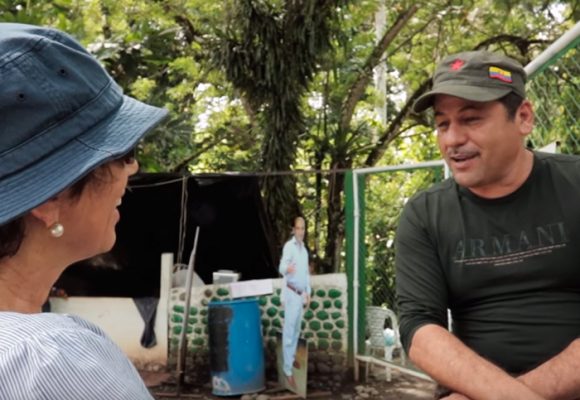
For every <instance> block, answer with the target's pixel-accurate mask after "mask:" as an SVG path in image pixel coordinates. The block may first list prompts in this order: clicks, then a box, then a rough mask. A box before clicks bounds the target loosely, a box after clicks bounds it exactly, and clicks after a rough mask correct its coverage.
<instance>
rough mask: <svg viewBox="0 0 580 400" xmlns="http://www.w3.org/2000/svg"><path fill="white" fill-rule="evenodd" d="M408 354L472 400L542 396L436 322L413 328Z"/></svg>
mask: <svg viewBox="0 0 580 400" xmlns="http://www.w3.org/2000/svg"><path fill="white" fill-rule="evenodd" d="M409 357H410V358H411V360H413V362H414V363H415V364H416V365H417V366H418V367H419V368H421V369H422V370H423V371H425V372H427V373H428V374H429V375H430V376H431V377H432V378H433V379H435V380H436V381H437V382H439V383H440V384H441V385H444V386H446V387H448V388H449V389H451V390H452V391H454V392H457V393H461V394H463V395H465V396H467V397H469V398H470V399H473V400H478V399H486V400H487V399H502V400H509V399H516V400H520V399H528V400H537V399H543V397H541V396H540V395H538V394H537V393H535V392H534V391H533V390H532V389H531V388H529V387H527V386H526V385H524V384H523V383H522V382H520V381H518V380H517V379H515V378H513V377H511V376H510V375H508V374H507V373H506V372H504V371H503V370H501V369H500V368H498V367H497V366H495V365H493V364H492V363H490V362H489V361H487V360H485V359H484V358H482V357H480V356H479V355H478V354H477V353H475V352H474V351H473V350H471V349H469V348H468V347H467V346H465V345H464V344H463V343H462V342H461V341H460V340H459V339H457V338H456V337H455V336H453V335H452V334H451V333H449V332H448V331H447V330H445V329H444V328H442V327H440V326H438V325H434V324H429V325H424V326H422V327H420V328H419V329H418V330H417V332H415V335H414V336H413V341H412V343H411V348H410V351H409Z"/></svg>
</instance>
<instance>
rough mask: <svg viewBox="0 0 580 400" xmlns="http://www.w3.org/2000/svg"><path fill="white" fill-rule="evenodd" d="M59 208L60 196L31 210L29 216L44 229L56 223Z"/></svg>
mask: <svg viewBox="0 0 580 400" xmlns="http://www.w3.org/2000/svg"><path fill="white" fill-rule="evenodd" d="M60 208H61V194H59V195H57V196H56V197H53V198H52V199H50V200H47V201H45V202H44V203H42V204H41V205H39V206H37V207H35V208H33V209H32V210H31V211H30V214H31V215H32V216H33V217H34V218H36V219H37V220H39V221H41V222H42V224H43V225H44V226H45V227H46V228H49V227H51V226H52V225H54V224H55V223H57V222H58V218H59V215H60Z"/></svg>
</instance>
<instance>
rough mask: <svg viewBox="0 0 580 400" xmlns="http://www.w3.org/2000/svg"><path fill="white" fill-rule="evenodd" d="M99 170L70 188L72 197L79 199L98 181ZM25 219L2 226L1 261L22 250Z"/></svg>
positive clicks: (90, 173) (0, 236) (20, 218)
mask: <svg viewBox="0 0 580 400" xmlns="http://www.w3.org/2000/svg"><path fill="white" fill-rule="evenodd" d="M96 171H97V170H93V171H91V172H89V173H88V174H87V175H85V176H83V177H82V178H81V179H80V180H78V181H77V182H75V183H74V184H73V185H72V186H71V187H70V196H71V197H72V198H73V199H77V198H79V197H80V196H81V194H82V193H83V190H84V189H85V188H86V187H87V185H88V184H89V183H91V182H93V181H95V180H96V179H97V172H96ZM24 228H25V223H24V217H18V218H16V219H14V220H12V221H10V222H8V223H6V224H4V225H1V226H0V260H1V259H3V258H4V257H12V256H13V255H15V254H16V253H17V252H18V249H20V245H21V244H22V241H23V240H24V236H25V229H24Z"/></svg>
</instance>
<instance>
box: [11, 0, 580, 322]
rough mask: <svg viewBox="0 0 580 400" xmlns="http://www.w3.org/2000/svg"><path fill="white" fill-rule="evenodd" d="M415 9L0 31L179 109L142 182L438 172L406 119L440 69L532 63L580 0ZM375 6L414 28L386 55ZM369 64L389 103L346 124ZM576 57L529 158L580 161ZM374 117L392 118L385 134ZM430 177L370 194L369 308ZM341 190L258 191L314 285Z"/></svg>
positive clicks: (269, 185)
mask: <svg viewBox="0 0 580 400" xmlns="http://www.w3.org/2000/svg"><path fill="white" fill-rule="evenodd" d="M415 3H416V2H414V1H411V0H403V1H399V0H397V1H395V0H386V1H384V0H352V1H347V0H332V1H322V0H308V1H307V0H292V1H290V0H236V1H233V0H227V1H222V2H219V1H205V0H163V1H152V0H126V1H113V0H83V1H78V0H45V1H17V0H0V20H2V21H3V22H24V23H32V24H38V25H46V26H53V27H56V28H59V29H62V30H65V31H67V32H69V33H70V34H72V35H73V36H75V37H76V38H78V39H79V40H80V41H81V42H82V43H83V44H84V45H85V46H87V47H88V49H89V50H90V51H91V52H92V53H93V54H94V55H95V56H96V57H97V58H98V59H99V60H100V61H101V62H102V63H103V65H104V66H105V67H106V68H107V69H108V70H109V72H110V73H111V74H112V75H113V76H114V77H115V79H116V80H117V81H118V82H119V83H120V84H121V86H122V87H123V88H124V90H125V92H126V93H127V94H130V95H132V96H135V97H137V98H138V99H140V100H142V101H145V102H148V103H152V104H155V105H158V106H163V107H166V108H167V109H169V111H170V116H169V118H168V119H167V121H166V122H165V123H164V124H163V125H162V126H161V127H160V128H159V129H157V130H156V131H155V132H153V133H152V134H151V135H149V136H148V137H147V138H145V140H144V141H142V142H141V143H140V145H139V149H138V157H139V161H140V164H141V166H142V169H143V170H145V171H151V172H154V171H181V172H222V171H242V172H248V171H267V172H271V171H287V170H291V169H312V168H314V169H322V170H333V169H341V168H344V169H348V168H351V167H363V166H374V165H387V164H400V163H408V162H414V161H424V160H432V159H436V158H439V155H438V150H437V147H436V143H435V137H434V135H433V134H432V116H431V115H429V114H427V115H421V116H420V115H414V114H412V113H411V112H410V109H409V106H410V105H411V104H412V102H413V100H414V99H415V98H416V96H418V95H419V94H420V93H422V92H423V91H425V90H427V88H428V79H429V77H430V75H431V73H432V72H433V70H434V68H435V64H436V62H437V60H439V59H440V58H442V57H443V56H444V55H446V54H448V53H451V52H456V51H461V50H470V49H475V48H482V49H483V48H485V49H490V50H494V51H501V52H505V53H507V54H509V55H511V56H513V57H516V58H517V59H519V60H520V61H522V62H523V63H527V62H529V61H530V60H531V59H532V58H533V57H535V56H536V55H537V54H539V53H540V52H541V51H542V50H543V49H544V48H545V47H547V45H549V43H551V42H552V41H553V40H555V39H556V38H558V37H559V36H561V35H562V33H563V32H565V31H566V30H568V29H569V28H570V27H571V26H572V25H573V24H574V23H575V22H576V21H577V20H578V19H579V13H580V8H579V7H578V6H577V1H576V0H564V1H544V0H526V1H513V0H508V1H505V0H468V1H458V0H433V1H430V2H421V4H420V7H418V8H417V9H416V10H415V9H414V8H413V6H414V5H415ZM381 4H384V5H385V8H386V21H385V25H386V29H387V30H389V29H390V28H392V27H393V26H395V24H396V23H397V21H401V18H402V17H404V16H405V15H407V16H409V15H411V16H410V18H408V20H405V21H406V22H405V23H404V24H403V26H402V28H401V30H400V31H399V32H398V33H397V34H396V35H394V37H393V39H392V41H390V42H388V43H387V44H386V45H385V47H384V48H379V47H378V45H377V42H378V41H377V39H376V37H375V25H374V20H375V19H374V17H375V13H376V11H377V10H378V8H379V6H380V5H381ZM375 50H378V51H379V53H381V52H383V60H384V64H385V73H384V77H385V79H386V88H376V87H375V86H374V85H373V84H372V82H370V81H369V83H368V84H367V85H366V86H364V88H363V89H364V90H363V91H362V93H361V94H360V96H355V98H354V99H353V101H354V107H352V108H349V107H347V104H345V102H346V101H347V99H350V98H351V94H352V93H353V87H354V86H353V85H354V84H355V83H356V82H358V81H360V80H361V79H363V80H364V79H367V78H370V75H369V74H371V73H372V69H369V68H367V66H368V65H369V63H371V64H372V63H373V60H372V55H373V54H374V53H375ZM568 57H569V61H567V64H566V68H563V67H562V66H561V65H555V66H554V67H553V68H552V71H551V72H552V73H551V74H547V75H545V79H546V81H545V82H546V83H545V84H542V86H540V88H542V87H544V86H546V87H547V86H549V87H552V88H554V87H555V88H557V89H554V91H553V92H551V93H550V94H549V96H552V97H553V96H558V95H561V98H562V101H560V102H557V103H556V102H548V101H545V100H544V99H545V96H546V94H542V92H541V91H538V93H537V94H534V100H535V103H536V104H537V106H538V108H539V109H540V110H541V112H542V114H543V115H545V116H546V117H543V121H544V123H543V124H542V126H541V127H540V128H539V129H538V131H539V132H540V133H539V137H538V136H533V137H532V139H531V143H532V144H534V145H535V144H537V143H540V142H542V141H547V140H551V139H557V140H561V141H562V142H563V145H564V148H565V151H567V152H573V153H577V152H579V151H580V149H579V145H578V143H580V133H579V132H578V126H580V124H578V123H577V113H576V112H575V111H572V112H571V113H570V112H565V111H566V110H567V109H571V110H574V109H573V108H570V107H574V106H575V104H577V100H576V99H577V87H578V83H577V76H578V64H577V62H575V61H574V60H575V58H576V59H577V50H575V52H574V53H570V55H569V56H568ZM377 63H379V60H377ZM575 107H577V105H576V106H575ZM348 110H351V111H348ZM379 110H386V117H385V118H384V119H382V118H381V117H380V116H379V115H380V112H379ZM349 113H350V114H349ZM556 116H558V118H555V117H556ZM345 121H347V123H345ZM434 174H435V172H433V173H426V174H425V173H419V174H418V175H415V174H413V175H409V176H407V175H405V174H395V175H394V176H392V177H389V178H380V179H378V180H377V181H374V179H375V178H372V180H371V181H370V182H368V187H369V198H368V199H367V205H368V207H369V208H368V211H367V221H369V223H368V224H367V225H368V228H369V231H368V235H367V237H366V238H365V240H366V241H367V245H368V246H369V254H373V257H374V259H372V260H369V268H371V273H369V282H368V284H369V285H370V286H369V290H371V291H372V292H373V293H376V294H375V295H373V298H371V299H369V301H373V302H377V301H380V302H387V303H388V304H390V303H391V302H392V299H391V300H386V298H383V297H382V296H383V295H385V293H384V292H383V294H380V293H381V291H383V290H384V288H385V287H386V288H387V289H389V288H391V285H392V281H389V280H387V281H381V280H380V279H379V278H378V276H379V274H385V273H386V274H387V275H389V274H391V272H392V271H391V268H392V257H393V249H392V240H393V235H394V229H395V228H396V221H397V218H398V212H399V210H400V208H401V206H402V204H403V203H404V201H405V199H406V198H408V197H409V196H411V194H412V193H413V192H414V191H416V190H417V189H418V188H421V187H424V186H425V185H428V184H430V183H431V182H433V181H435V180H437V179H438V178H437V177H435V176H434ZM342 182H343V175H342V173H341V172H336V173H328V174H318V175H314V174H308V175H307V174H304V175H299V176H296V177H287V176H270V177H268V178H267V179H265V180H264V181H263V191H264V195H265V198H266V202H265V204H266V208H267V211H268V215H270V217H271V223H272V225H274V226H275V227H276V232H277V233H276V240H277V241H278V242H279V244H280V243H282V242H283V240H285V239H286V238H287V237H286V236H287V233H288V227H289V224H290V223H289V220H290V218H291V217H292V216H293V215H295V214H297V213H299V212H300V213H302V214H304V215H305V216H306V217H307V219H308V220H311V221H309V226H310V230H309V236H308V239H309V242H310V243H309V244H312V245H311V246H310V247H311V249H312V250H313V253H315V255H317V256H318V257H317V259H318V260H321V261H320V263H321V265H322V268H320V270H319V272H331V271H338V270H339V268H340V262H341V257H342V256H343V255H342V254H343V251H342V248H341V246H342V239H343V235H344V227H343V217H342V215H343V204H342V196H343V183H342ZM389 243H391V245H390V246H389V245H388V244H389ZM373 274H374V275H373ZM381 299H382V300H381ZM204 301H205V300H204ZM204 304H207V301H205V303H204ZM180 312H183V310H182V311H180Z"/></svg>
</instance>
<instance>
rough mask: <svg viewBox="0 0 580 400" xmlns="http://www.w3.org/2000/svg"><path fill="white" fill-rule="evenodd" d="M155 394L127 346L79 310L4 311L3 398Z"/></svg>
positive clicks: (0, 347) (72, 399) (142, 399)
mask: <svg viewBox="0 0 580 400" xmlns="http://www.w3.org/2000/svg"><path fill="white" fill-rule="evenodd" d="M53 399H54V400H93V399H94V400H104V399H105V400H106V399H111V400H112V399H115V400H117V399H119V400H129V399H131V400H147V399H153V398H152V397H151V395H150V394H149V391H148V390H147V388H146V387H145V384H144V383H143V381H142V380H141V378H140V377H139V374H138V373H137V370H136V369H135V367H134V366H133V364H132V363H131V362H130V361H129V359H128V358H127V357H126V356H125V354H123V352H122V351H121V349H120V348H119V347H118V346H117V345H116V344H114V343H113V342H112V341H111V339H109V338H108V337H107V335H106V334H105V333H104V332H103V331H102V330H101V329H100V328H98V327H97V326H95V325H93V324H91V323H89V322H87V321H85V320H83V319H81V318H79V317H75V316H67V315H59V314H50V313H46V314H18V313H11V312H0V400H53Z"/></svg>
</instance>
